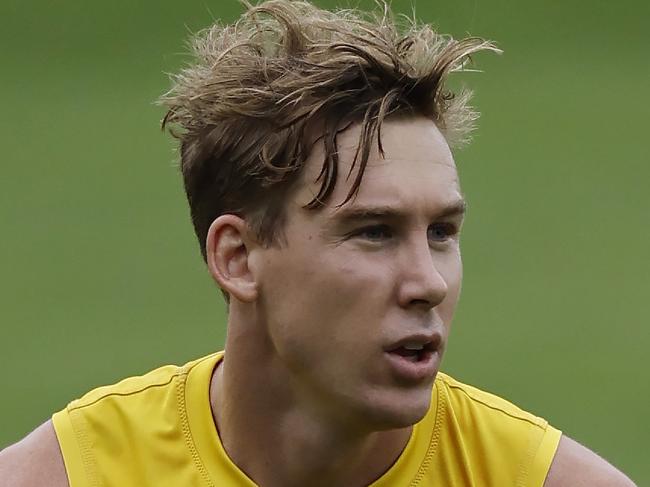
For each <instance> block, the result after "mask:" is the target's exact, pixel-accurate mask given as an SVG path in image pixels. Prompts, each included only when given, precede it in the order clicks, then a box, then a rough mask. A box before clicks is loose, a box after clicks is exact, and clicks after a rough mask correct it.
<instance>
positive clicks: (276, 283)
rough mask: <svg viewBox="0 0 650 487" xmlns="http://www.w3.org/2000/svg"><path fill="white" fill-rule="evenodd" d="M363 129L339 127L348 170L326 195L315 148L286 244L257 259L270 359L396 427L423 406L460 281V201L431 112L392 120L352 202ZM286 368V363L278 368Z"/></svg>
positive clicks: (363, 422) (306, 390) (347, 414)
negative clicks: (312, 205)
mask: <svg viewBox="0 0 650 487" xmlns="http://www.w3.org/2000/svg"><path fill="white" fill-rule="evenodd" d="M358 135H359V127H358V126H355V125H353V126H352V127H351V128H349V129H348V130H346V131H344V132H343V133H341V134H340V135H339V157H340V161H341V163H340V167H339V173H338V174H339V179H338V181H337V185H336V188H335V190H334V192H333V194H332V197H331V198H330V200H329V201H328V204H327V205H326V206H325V207H324V208H322V209H318V210H308V209H304V208H303V207H304V205H305V204H306V203H308V202H309V201H311V200H312V198H313V197H314V195H315V194H316V193H317V190H318V187H319V183H316V182H315V180H316V177H317V176H318V173H319V171H320V167H321V162H322V159H323V152H322V150H323V149H322V147H320V146H318V145H317V146H316V147H315V148H314V150H313V153H312V154H311V156H310V159H309V161H308V163H307V166H306V169H305V171H304V175H303V178H302V182H301V183H300V185H299V187H298V189H297V190H296V191H295V193H294V194H293V195H292V196H291V197H290V198H289V201H288V203H287V204H288V206H287V210H286V212H287V213H286V217H287V218H286V224H285V227H284V232H283V234H284V237H285V243H284V244H283V245H281V246H278V247H271V248H266V249H262V250H260V251H259V252H258V253H257V254H255V257H254V258H253V260H252V266H253V267H255V270H256V272H257V275H258V277H259V292H260V294H259V303H258V312H259V314H260V317H261V321H262V322H263V324H264V325H265V326H266V330H265V332H266V333H268V337H269V341H270V343H271V344H272V349H273V350H274V352H273V353H274V354H275V355H276V360H275V361H274V362H273V363H275V364H276V366H277V367H278V368H279V369H281V370H282V372H281V373H283V374H286V376H287V384H290V387H291V388H292V390H293V392H295V395H296V396H297V397H300V398H301V400H302V401H306V402H309V403H310V404H312V405H314V406H315V407H317V408H321V409H322V410H323V411H327V412H328V413H331V414H333V415H336V416H338V417H340V418H342V419H343V420H345V421H351V422H352V423H353V424H356V425H358V426H359V427H370V428H374V429H390V428H399V427H404V426H407V425H410V424H413V423H415V422H417V421H418V420H419V419H421V418H422V416H423V415H424V414H425V413H426V411H427V409H428V407H429V402H430V398H431V388H432V384H433V380H434V378H435V374H436V373H437V371H438V367H439V364H440V360H441V358H442V354H443V351H444V349H445V344H446V341H447V337H448V334H449V326H450V324H451V320H452V317H453V314H454V309H455V306H456V302H457V299H458V295H459V292H460V285H461V274H462V265H461V257H460V249H459V242H458V232H459V230H460V226H461V223H462V216H463V208H464V205H463V199H462V196H461V193H460V188H459V183H458V175H457V172H456V167H455V164H454V161H453V159H452V156H451V153H450V151H449V148H448V146H447V144H446V142H445V140H444V138H443V136H442V134H441V133H440V131H439V130H438V129H437V128H436V126H435V125H434V123H433V122H431V121H429V120H427V119H424V118H393V119H389V120H387V121H386V122H385V123H384V125H383V128H382V132H381V135H382V143H383V148H384V151H385V158H382V157H381V156H380V155H379V154H378V151H377V148H376V144H375V145H374V147H373V152H372V153H371V156H370V160H369V163H368V166H367V168H366V171H365V174H364V178H363V182H362V184H361V187H360V190H359V193H358V196H357V197H356V198H353V199H352V200H351V201H349V202H348V203H346V204H345V205H343V206H337V205H339V204H340V203H341V202H342V201H343V200H344V199H345V196H346V195H347V193H348V191H349V189H350V184H351V181H352V180H353V179H354V174H353V175H352V177H350V178H349V179H346V176H347V174H348V170H349V166H350V162H351V161H352V159H353V157H354V153H355V150H356V145H357V141H358ZM275 372H278V371H275Z"/></svg>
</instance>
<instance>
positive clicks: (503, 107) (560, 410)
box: [0, 0, 650, 485]
mask: <svg viewBox="0 0 650 487" xmlns="http://www.w3.org/2000/svg"><path fill="white" fill-rule="evenodd" d="M317 3H319V4H320V5H323V6H330V7H331V6H334V5H335V2H334V1H330V2H326V1H320V2H317ZM371 4H372V2H370V1H362V2H359V5H361V6H365V7H367V6H369V5H371ZM338 5H342V4H341V3H340V2H338ZM343 5H345V4H343ZM348 5H349V4H348ZM649 5H650V4H648V3H647V2H645V1H623V2H618V3H616V2H605V1H598V0H594V1H591V2H584V1H583V2H578V1H575V0H569V1H563V2H560V1H547V2H540V1H528V0H527V1H513V0H510V1H508V0H482V1H480V2H479V1H478V0H472V1H470V0H454V1H451V0H440V1H436V2H428V1H423V0H420V1H419V3H418V4H417V6H416V11H417V16H418V17H419V18H420V19H422V20H424V21H427V22H433V23H434V24H436V25H437V26H438V27H439V28H440V30H441V31H445V32H449V33H452V34H454V35H457V36H458V35H464V34H466V33H472V34H476V35H481V36H484V37H488V38H491V39H495V40H497V41H498V43H499V45H500V47H502V48H503V49H504V51H505V53H504V55H503V56H493V55H481V56H479V57H478V58H477V59H476V61H477V66H478V67H480V68H481V69H483V70H484V71H485V72H484V73H482V74H476V73H468V74H465V75H463V77H462V79H463V80H464V82H466V83H467V84H468V85H470V86H471V87H473V88H474V89H475V92H476V104H477V105H478V107H479V109H480V110H481V111H482V112H483V114H484V115H483V118H482V120H481V123H480V128H479V131H478V133H477V136H476V139H475V142H474V144H473V145H472V146H471V147H469V148H467V149H465V150H463V151H460V152H458V153H457V154H456V158H457V160H458V163H459V165H460V171H461V178H462V181H463V185H464V190H465V192H466V194H467V197H468V199H469V203H470V211H469V215H468V221H467V225H466V227H465V234H464V237H463V250H464V259H465V285H464V290H463V292H464V295H463V298H462V300H461V305H460V308H459V311H458V314H457V318H456V320H455V323H454V327H455V330H454V334H453V336H452V343H451V348H450V350H449V352H448V355H447V358H446V361H445V364H444V368H445V370H446V371H447V372H449V373H451V374H453V375H455V376H456V377H457V378H459V379H460V380H463V381H466V382H470V383H472V384H475V385H478V386H480V387H482V388H484V389H487V390H490V391H494V392H497V393H499V394H500V395H502V396H504V397H506V398H509V399H510V400H512V401H514V402H516V403H517V404H519V405H520V406H522V407H524V408H526V409H529V410H531V411H532V412H534V413H536V414H538V415H541V416H544V417H545V418H547V419H548V420H549V421H550V422H552V423H553V424H554V425H556V426H557V427H559V428H561V429H562V430H563V431H565V432H566V433H567V434H569V435H571V436H573V437H575V438H577V439H578V440H580V441H582V442H584V443H586V444H587V445H589V446H590V447H591V448H593V449H594V450H596V451H597V452H599V453H600V454H602V455H603V456H605V457H606V458H608V459H610V460H611V461H612V462H613V463H614V464H616V465H617V466H619V467H620V468H621V469H623V470H624V471H626V472H627V473H628V474H629V475H630V476H631V477H632V478H633V479H635V480H636V481H637V482H638V483H639V485H645V484H650V471H649V470H650V469H649V468H648V446H647V437H648V434H649V433H650V426H649V422H648V419H647V418H648V411H649V410H650V372H649V367H648V365H647V364H646V360H647V359H646V355H647V354H646V351H647V349H648V348H649V347H650V333H649V331H648V329H649V327H650V309H649V308H650V305H649V304H648V303H649V301H650V300H649V299H648V292H649V291H650V277H649V276H650V259H649V258H648V257H647V255H646V252H647V251H648V249H650V220H649V218H648V210H650V197H649V195H648V178H649V177H650V166H649V164H648V163H649V162H650V157H648V156H649V154H648V135H647V130H648V123H647V118H648V115H650V111H649V105H650V104H649V101H650V95H649V94H648V91H649V88H650V84H649V81H650V70H649V66H650V63H649V62H648V58H649V56H648V49H649V48H650V34H649V31H648V28H647V26H646V23H647V19H648V18H649V17H650V7H649ZM394 8H395V10H396V11H399V12H406V13H408V12H410V11H411V4H410V2H408V1H397V0H396V1H395V2H394ZM238 12H240V7H239V5H238V4H237V3H236V2H235V0H228V1H222V2H220V1H213V2H207V1H193V0H188V1H185V2H178V1H169V0H159V1H156V2H132V1H126V0H114V1H112V2H101V3H100V2H81V1H51V0H50V1H45V0H33V1H31V2H21V1H18V0H2V3H1V4H0V18H1V19H2V29H0V87H1V90H0V97H1V105H0V106H1V113H2V115H1V116H0V142H1V143H0V150H1V154H2V156H1V157H2V166H1V173H0V222H1V226H0V232H1V238H0V255H1V257H0V276H1V277H0V331H1V335H0V337H1V338H0V366H2V370H4V373H3V374H2V378H1V379H0V390H1V391H2V399H1V400H0V408H1V409H0V412H1V413H2V414H1V415H0V418H2V419H1V421H0V446H4V445H6V444H8V443H10V442H13V441H15V440H17V439H18V438H20V437H21V436H23V435H24V434H26V433H27V432H28V431H30V429H31V428H33V427H34V426H35V425H37V424H38V423H40V422H42V421H44V420H45V419H46V418H47V417H48V416H49V415H50V414H51V413H52V412H53V411H55V410H58V409H60V408H62V407H63V406H64V405H65V404H66V402H67V401H68V400H70V399H72V398H74V397H77V396H79V395H81V394H82V393H84V392H85V391H87V390H89V389H90V388H93V387H95V386H97V385H101V384H106V383H111V382H114V381H116V380H118V379H120V378H122V377H124V376H127V375H134V374H139V373H142V372H145V371H147V370H149V369H151V368H153V367H156V366H158V365H160V364H165V363H183V362H185V361H187V360H189V359H191V358H194V357H197V356H200V355H202V354H207V353H209V352H210V351H213V350H215V349H218V348H219V347H220V346H221V345H222V343H223V336H224V312H223V304H222V300H221V297H220V294H219V293H218V291H217V290H216V289H215V287H214V285H213V284H212V283H211V281H210V279H209V277H208V275H207V272H206V271H205V269H204V267H203V264H202V261H201V259H200V256H199V252H198V247H197V245H196V243H195V240H194V236H193V233H192V229H191V225H190V222H189V218H188V215H187V209H186V203H185V201H184V195H183V192H182V188H181V181H180V178H179V174H178V170H177V168H176V166H175V161H176V154H175V152H174V144H173V142H172V141H171V140H170V138H169V137H167V136H165V135H163V134H162V133H161V132H160V129H159V121H160V118H161V116H162V110H161V109H160V108H159V107H156V106H155V105H154V104H153V102H154V100H155V99H156V98H157V96H158V95H159V94H160V93H162V92H163V91H164V90H165V89H167V88H168V87H169V81H168V78H167V76H166V75H165V74H164V73H165V72H173V71H175V70H177V69H178V67H179V66H181V65H183V63H185V62H186V61H187V56H185V55H184V53H185V52H186V49H185V47H184V43H185V40H186V38H187V36H188V34H189V33H190V32H194V31H196V30H198V29H200V28H202V27H205V26H207V25H209V24H210V23H211V21H212V20H213V19H217V18H219V19H223V20H224V21H230V20H233V19H234V18H235V17H236V16H237V15H238Z"/></svg>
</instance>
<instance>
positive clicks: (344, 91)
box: [161, 0, 497, 258]
mask: <svg viewBox="0 0 650 487" xmlns="http://www.w3.org/2000/svg"><path fill="white" fill-rule="evenodd" d="M246 5H247V11H246V12H245V13H244V14H243V15H242V17H241V18H240V19H239V20H238V21H237V22H236V23H234V24H232V25H225V26H224V25H220V24H215V25H213V26H211V27H210V28H208V29H206V30H204V31H203V32H200V33H199V34H198V35H197V36H196V37H195V39H194V42H193V54H194V57H195V62H194V63H193V64H192V65H190V66H188V67H186V68H185V69H183V70H182V71H181V72H180V73H179V74H177V75H176V76H173V87H172V88H171V90H170V91H169V92H167V93H166V94H165V95H163V96H162V97H161V103H162V104H163V105H164V106H166V107H167V109H168V111H167V114H166V115H165V118H164V120H163V127H166V126H171V127H172V129H171V132H172V134H173V135H174V136H175V137H177V138H178V139H180V145H181V151H180V152H181V169H182V174H183V178H184V183H185V189H186V193H187V197H188V201H189V204H190V210H191V214H192V221H193V224H194V227H195V231H196V234H197V236H198V239H199V242H200V245H201V251H202V253H203V256H204V258H205V239H206V236H207V232H208V229H209V227H210V224H211V223H212V221H214V219H216V218H217V217H218V216H219V215H221V214H225V213H234V214H238V215H240V216H242V217H244V218H246V219H247V222H248V223H249V225H251V227H252V228H253V229H254V231H255V232H256V233H257V235H258V236H259V238H260V240H261V241H262V242H264V243H266V244H270V243H273V242H274V241H275V237H276V236H277V234H278V230H279V229H280V228H281V226H282V222H281V220H282V216H283V203H284V200H285V197H286V194H287V192H288V190H289V189H290V188H291V186H292V184H293V183H294V182H295V181H296V180H297V177H298V175H299V174H300V173H301V170H302V168H303V167H304V164H305V161H306V159H307V157H308V155H309V152H310V148H311V147H310V145H309V141H308V139H309V137H308V134H309V131H313V130H314V129H315V130H317V131H318V133H319V134H320V135H321V136H322V141H323V144H324V148H325V157H324V160H323V166H322V170H321V172H320V176H319V178H318V180H317V181H320V183H321V186H320V190H319V192H318V194H317V195H316V197H315V198H314V199H313V201H311V202H310V203H309V204H308V205H307V207H309V208H317V207H319V206H322V205H323V204H324V203H325V202H327V200H328V197H329V196H330V194H331V193H332V190H333V189H334V185H335V184H336V180H337V169H338V154H337V146H336V141H337V134H338V133H339V132H340V131H341V130H342V128H343V127H344V126H346V125H349V124H350V123H352V122H358V123H360V124H361V127H362V130H361V136H360V140H359V145H358V148H357V151H356V155H355V157H354V160H353V161H351V162H352V167H353V168H355V167H356V168H357V172H356V175H355V178H354V180H353V184H352V187H351V189H350V192H349V194H348V196H347V199H346V200H345V201H346V202H347V201H348V200H349V199H350V198H351V197H353V196H354V194H355V193H356V192H357V191H358V188H359V185H360V184H361V180H362V177H363V173H364V169H365V166H366V164H367V162H368V157H369V153H370V148H371V146H372V144H373V143H374V142H373V141H375V140H376V141H377V143H378V144H379V150H380V152H382V148H381V136H380V135H381V126H382V122H383V120H384V119H385V118H386V117H387V116H389V115H390V114H394V113H409V114H416V113H417V114H419V115H424V116H426V117H428V118H430V119H431V120H433V121H434V122H435V123H436V125H437V126H438V128H439V129H440V130H441V132H442V133H443V134H444V135H445V137H446V139H447V141H448V143H449V144H450V145H451V146H452V147H453V146H457V145H459V144H462V143H465V142H467V141H468V138H469V133H470V132H471V130H472V129H473V126H474V121H475V120H476V119H477V117H478V115H477V113H476V112H475V111H474V110H473V109H472V108H471V107H470V105H469V104H468V101H469V98H470V93H469V92H468V91H461V92H460V93H457V94H454V93H452V92H450V91H448V90H447V89H445V86H444V83H445V80H446V78H447V76H448V74H449V73H451V72H454V71H461V70H463V69H464V67H465V65H466V63H467V61H468V59H469V56H470V55H471V54H473V53H475V52H478V51H482V50H491V51H496V50H497V49H496V48H495V47H494V45H493V44H492V43H490V42H488V41H485V40H484V39H480V38H476V37H468V38H465V39H462V40H454V39H452V38H451V37H448V36H444V35H441V34H438V33H437V32H435V31H434V30H433V29H432V28H431V27H429V26H428V25H424V26H422V25H418V24H417V23H416V22H415V21H412V20H408V19H405V18H403V19H401V21H398V20H396V18H395V17H394V16H393V15H392V14H391V13H390V10H389V9H388V7H387V5H386V4H385V3H381V4H380V5H382V6H383V7H384V8H383V9H382V10H381V11H380V12H379V13H375V14H366V13H362V12H360V11H358V10H338V11H327V10H322V9H319V8H317V7H315V6H314V5H311V4H310V3H307V2H304V1H291V0H269V1H266V2H263V3H261V4H260V5H257V6H251V5H248V4H246Z"/></svg>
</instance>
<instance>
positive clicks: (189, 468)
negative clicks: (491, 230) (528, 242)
mask: <svg viewBox="0 0 650 487" xmlns="http://www.w3.org/2000/svg"><path fill="white" fill-rule="evenodd" d="M221 357H223V353H222V352H220V353H216V354H213V355H210V356H208V357H204V358H202V359H199V360H196V361H193V362H190V363H188V364H186V365H184V366H182V367H177V366H171V365H170V366H165V367H161V368H159V369H156V370H154V371H152V372H150V373H148V374H146V375H144V376H141V377H132V378H129V379H125V380H123V381H121V382H119V383H118V384H115V385H112V386H107V387H100V388H98V389H95V390H93V391H91V392H89V393H88V394H86V395H85V396H83V397H82V398H81V399H78V400H75V401H72V402H71V403H70V404H69V405H68V406H67V407H66V408H65V409H63V410H62V411H59V412H57V413H55V414H54V416H53V417H52V422H53V424H54V429H55V431H56V435H57V438H58V441H59V444H60V446H61V452H62V454H63V460H64V463H65V468H66V471H67V474H68V480H69V482H70V487H87V486H88V487H147V486H152V487H154V486H155V487H167V486H169V487H194V486H197V487H199V486H200V487H208V486H209V487H254V486H255V483H254V482H253V481H252V480H251V479H250V478H248V477H247V476H246V474H245V473H244V472H242V471H241V470H240V469H239V468H237V466H236V465H235V464H234V463H233V462H232V461H231V460H230V459H229V458H228V456H227V454H226V452H225V451H224V448H223V446H222V444H221V442H220V440H219V435H218V433H217V429H216V427H215V425H214V422H213V419H212V412H211V409H210V398H209V390H210V380H211V377H212V372H213V370H214V368H215V366H216V365H217V363H218V362H219V360H220V359H221ZM560 436H561V433H560V431H558V430H557V429H555V428H553V427H551V426H549V425H548V424H547V422H546V421H544V420H543V419H541V418H538V417H536V416H534V415H532V414H529V413H527V412H524V411H522V410H521V409H519V408H517V407H516V406H514V405H512V404H511V403H509V402H507V401H505V400H503V399H501V398H499V397H496V396H493V395H491V394H488V393H486V392H483V391H480V390H478V389H476V388H474V387H470V386H467V385H465V384H461V383H460V382H457V381H455V380H454V379H452V378H451V377H449V376H447V375H445V374H443V373H439V374H438V376H437V378H436V381H435V385H434V388H433V398H432V402H431V408H430V410H429V412H428V413H427V415H426V416H425V417H424V418H423V419H422V421H420V422H419V423H417V424H416V425H414V427H413V432H412V434H411V438H410V439H409V442H408V444H407V445H406V448H405V449H404V451H403V452H402V454H401V456H400V457H399V458H398V460H397V461H396V462H395V464H393V465H392V466H391V468H390V469H389V470H388V471H387V472H386V473H385V474H384V475H383V476H382V477H381V478H379V479H378V480H376V481H375V482H374V483H373V484H372V487H399V486H413V487H415V486H423V487H424V486H449V487H456V486H458V487H471V486H481V487H489V486H495V487H506V486H514V487H528V486H530V487H533V486H534V487H537V486H542V485H543V483H544V480H545V478H546V474H547V472H548V469H549V467H550V464H551V461H552V459H553V456H554V454H555V450H556V448H557V445H558V442H559V440H560Z"/></svg>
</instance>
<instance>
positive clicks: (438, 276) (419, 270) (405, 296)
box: [398, 240, 448, 310]
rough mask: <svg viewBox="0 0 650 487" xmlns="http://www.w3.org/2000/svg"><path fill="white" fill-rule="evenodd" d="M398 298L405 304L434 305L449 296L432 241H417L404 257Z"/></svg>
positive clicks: (403, 305) (406, 305)
mask: <svg viewBox="0 0 650 487" xmlns="http://www.w3.org/2000/svg"><path fill="white" fill-rule="evenodd" d="M400 267H401V269H400V271H401V272H399V274H400V278H399V280H398V301H399V304H400V306H402V307H404V308H412V307H420V308H423V309H427V310H428V309H431V308H433V307H435V306H437V305H439V304H440V303H441V302H442V301H443V300H444V299H445V297H446V296H447V291H448V287H447V281H446V279H445V277H444V275H443V273H441V271H440V267H442V266H441V265H440V263H438V265H437V263H436V259H435V256H434V253H433V252H432V250H431V248H430V247H429V243H428V241H426V240H425V242H424V243H422V242H421V241H419V242H413V243H412V244H410V245H409V246H408V249H407V250H406V251H405V252H404V254H403V255H402V256H401V258H400Z"/></svg>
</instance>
